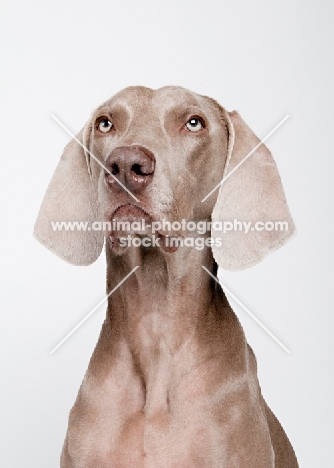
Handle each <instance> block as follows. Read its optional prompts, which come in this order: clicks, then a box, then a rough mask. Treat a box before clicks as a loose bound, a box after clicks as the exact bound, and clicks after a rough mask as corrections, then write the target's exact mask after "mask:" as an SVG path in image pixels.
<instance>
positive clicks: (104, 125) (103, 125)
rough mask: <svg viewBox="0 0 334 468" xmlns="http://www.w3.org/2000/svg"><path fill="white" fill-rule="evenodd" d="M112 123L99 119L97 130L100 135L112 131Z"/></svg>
mask: <svg viewBox="0 0 334 468" xmlns="http://www.w3.org/2000/svg"><path fill="white" fill-rule="evenodd" d="M112 126H113V125H112V122H110V120H109V119H107V118H105V119H101V120H100V121H99V124H98V129H99V130H100V132H102V133H108V132H109V131H110V130H111V129H112Z"/></svg>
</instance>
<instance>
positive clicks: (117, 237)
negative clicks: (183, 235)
mask: <svg viewBox="0 0 334 468" xmlns="http://www.w3.org/2000/svg"><path fill="white" fill-rule="evenodd" d="M109 219H110V222H111V230H109V231H108V233H107V236H108V239H109V243H110V247H111V249H112V250H113V251H114V252H115V253H121V252H124V251H125V250H126V248H124V243H125V240H124V239H126V240H127V246H128V244H129V242H130V241H131V238H132V239H133V238H134V237H136V238H137V239H138V238H139V239H141V240H143V239H144V238H145V239H146V242H143V243H142V245H144V246H145V247H146V246H148V244H147V239H150V240H151V241H153V242H152V243H151V244H152V246H155V247H160V248H161V249H162V250H163V251H164V252H169V253H173V252H176V250H177V249H178V247H179V238H180V236H175V234H174V233H170V232H168V231H166V230H163V229H153V223H154V222H156V221H157V220H156V219H155V217H154V216H152V215H151V214H149V213H148V212H147V211H146V210H145V209H144V208H142V207H140V206H138V205H135V204H130V203H128V204H123V205H119V206H118V207H117V208H116V209H115V210H114V211H113V212H112V214H111V216H110V217H109ZM137 246H139V244H138V243H137Z"/></svg>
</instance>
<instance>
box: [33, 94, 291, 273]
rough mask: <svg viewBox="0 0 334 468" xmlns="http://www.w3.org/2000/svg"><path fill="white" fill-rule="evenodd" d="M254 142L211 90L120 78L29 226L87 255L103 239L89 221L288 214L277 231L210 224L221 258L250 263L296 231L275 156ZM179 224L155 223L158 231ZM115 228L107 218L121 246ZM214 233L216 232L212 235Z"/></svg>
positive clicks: (68, 153) (250, 218)
mask: <svg viewBox="0 0 334 468" xmlns="http://www.w3.org/2000/svg"><path fill="white" fill-rule="evenodd" d="M259 143H260V141H259V139H258V138H257V137H256V136H255V134H254V133H253V132H252V131H251V130H250V129H249V127H248V126H247V125H246V124H245V122H243V120H242V119H241V117H240V116H239V114H238V113H236V112H231V113H229V112H227V111H226V110H225V109H224V108H222V107H221V106H220V105H219V104H217V103H216V102H215V101H214V100H212V99H211V98H208V97H205V96H200V95H198V94H195V93H193V92H191V91H188V90H185V89H183V88H180V87H171V86H170V87H165V88H161V89H158V90H152V89H148V88H144V87H131V88H126V89H125V90H123V91H121V92H120V93H118V94H116V95H115V96H114V97H112V98H111V99H110V100H108V101H107V102H105V103H104V104H102V105H101V106H100V107H98V109H96V110H95V111H94V112H93V114H92V116H91V118H90V120H89V121H88V122H87V124H86V125H85V127H84V128H83V129H82V130H81V132H80V133H79V134H78V135H77V136H76V138H75V139H73V140H72V141H71V142H70V143H69V144H68V146H67V147H66V148H65V151H64V154H63V156H62V158H61V160H60V162H59V164H58V167H57V168H56V171H55V174H54V176H53V178H52V180H51V182H50V185H49V187H48V189H47V192H46V195H45V198H44V200H43V203H42V206H41V209H40V212H39V215H38V218H37V221H36V225H35V236H36V238H37V239H38V240H39V241H40V242H42V243H43V244H44V245H45V246H46V247H48V248H49V249H50V250H52V251H53V252H55V253H56V254H57V255H59V256H60V257H61V258H63V259H65V260H66V261H68V262H70V263H72V264H76V265H88V264H90V263H92V262H94V261H95V260H96V259H97V257H98V256H99V254H100V252H101V250H102V246H103V242H104V234H105V233H104V232H103V230H102V229H100V228H99V229H97V230H94V228H93V226H94V222H95V223H96V222H99V223H101V222H104V221H108V222H110V223H112V222H113V221H122V222H123V221H131V222H133V221H139V220H142V219H144V220H145V228H141V229H138V232H137V234H138V235H144V234H145V235H151V234H152V231H151V229H150V226H151V225H152V223H157V224H159V222H160V223H162V221H163V220H165V221H167V222H169V223H173V222H175V221H179V222H181V220H184V221H186V222H188V221H193V222H198V221H203V220H205V221H210V220H211V221H212V222H213V226H214V224H215V223H218V222H221V221H223V222H227V221H228V222H231V221H233V220H235V219H237V220H239V221H241V222H245V221H247V222H251V223H256V222H258V221H261V222H262V223H265V222H268V221H270V222H274V221H279V222H284V223H287V226H288V229H286V230H284V231H282V230H261V231H260V230H250V231H249V232H248V233H247V234H245V233H244V232H241V231H229V232H228V233H224V234H223V235H222V232H219V231H218V230H215V229H213V230H212V239H213V246H212V250H213V255H214V257H215V259H216V261H217V263H218V264H219V265H220V266H221V267H223V268H226V269H230V270H238V269H242V268H247V267H249V266H252V265H254V264H256V263H257V262H259V261H260V260H261V259H262V258H264V257H265V256H266V255H267V254H269V253H270V252H272V251H274V250H276V249H277V248H278V247H280V246H281V245H283V244H284V243H285V242H286V241H287V240H288V239H289V238H290V237H291V235H292V234H293V232H294V225H293V221H292V219H291V216H290V213H289V209H288V207H287V203H286V200H285V196H284V192H283V188H282V184H281V181H280V177H279V174H278V171H277V168H276V165H275V162H274V160H273V158H272V156H271V154H270V152H269V150H268V149H267V148H266V147H265V146H264V145H263V144H259ZM256 146H258V147H257V148H256V150H255V151H253V150H254V148H255V147H256ZM252 151H253V152H252ZM250 152H252V154H251V156H249V157H248V158H247V159H245V157H246V156H247V155H248V154H249V153H250ZM225 178H226V180H224V182H223V183H222V184H221V185H220V187H219V190H218V189H217V190H216V191H215V192H214V193H212V194H211V195H210V196H207V195H208V193H209V192H210V191H211V190H212V189H213V188H214V187H216V186H217V185H218V184H219V183H220V182H221V181H222V180H223V179H225ZM51 222H53V223H55V222H72V223H73V222H74V223H75V222H84V223H87V226H88V229H86V230H78V229H75V230H73V231H71V229H67V230H65V229H62V230H55V229H54V226H52V223H51ZM98 226H100V225H98ZM147 226H148V227H147ZM185 234H186V233H185V232H178V233H175V232H172V231H170V230H166V229H164V228H163V227H162V228H161V229H160V231H159V235H160V236H161V237H166V236H174V235H176V236H182V235H185ZM119 235H120V232H117V230H116V231H115V229H114V228H110V229H109V231H108V232H107V236H108V237H111V238H112V248H113V249H114V250H115V253H117V254H122V249H118V248H117V239H118V237H119ZM218 237H221V242H215V240H217V239H218ZM164 250H167V249H164ZM170 254H171V255H172V253H170Z"/></svg>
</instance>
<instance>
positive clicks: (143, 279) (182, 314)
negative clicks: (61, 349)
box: [107, 246, 217, 373]
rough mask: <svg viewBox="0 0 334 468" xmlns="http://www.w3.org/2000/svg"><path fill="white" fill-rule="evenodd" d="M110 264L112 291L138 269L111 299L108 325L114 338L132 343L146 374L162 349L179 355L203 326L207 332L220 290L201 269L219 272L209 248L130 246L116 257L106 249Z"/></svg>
mask: <svg viewBox="0 0 334 468" xmlns="http://www.w3.org/2000/svg"><path fill="white" fill-rule="evenodd" d="M107 263H108V270H107V271H108V273H107V275H108V276H107V290H108V292H110V291H112V290H113V289H114V288H116V287H117V286H118V285H119V283H120V282H121V281H122V279H124V278H125V276H126V275H127V274H128V273H129V272H131V270H132V269H134V268H135V267H138V268H137V269H136V270H135V271H134V272H133V273H132V274H131V275H130V276H129V277H128V278H127V279H126V281H124V282H123V283H122V284H121V285H120V286H119V287H118V288H117V289H116V290H115V291H114V292H113V294H111V296H110V297H109V304H108V316H107V322H109V325H110V327H111V329H113V337H114V338H113V339H115V338H116V340H117V338H121V339H123V340H125V341H126V342H127V343H128V344H129V347H131V349H132V352H133V355H134V356H136V358H138V360H139V361H140V367H141V368H142V369H146V370H144V371H143V372H144V373H145V372H146V371H147V369H148V368H149V367H150V366H152V365H154V359H155V357H156V356H158V355H159V354H161V353H164V351H162V350H167V351H166V353H167V354H168V353H169V354H170V355H172V354H173V353H177V351H178V350H179V349H180V348H181V347H182V346H183V345H184V344H185V343H186V342H187V341H189V340H190V339H191V336H192V335H193V334H194V333H195V332H196V330H198V328H199V327H201V328H202V329H205V323H206V322H207V320H208V314H210V310H212V309H214V305H213V298H214V295H215V291H216V289H217V284H216V282H215V281H214V280H213V279H212V278H211V277H210V275H208V273H207V272H206V271H205V270H204V269H203V268H202V266H205V267H206V268H207V269H208V270H209V271H210V272H213V274H215V273H216V271H217V265H216V263H215V261H214V259H213V256H212V253H211V249H209V248H205V249H203V250H196V249H194V248H188V247H184V246H182V247H179V249H178V250H177V251H176V252H173V253H167V252H164V251H163V250H162V249H160V248H152V249H143V248H142V247H129V248H128V250H127V251H126V252H125V253H124V254H123V255H119V256H118V255H115V254H114V253H113V252H112V251H111V249H110V247H109V246H107ZM116 330H118V331H117V332H116Z"/></svg>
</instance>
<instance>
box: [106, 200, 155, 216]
mask: <svg viewBox="0 0 334 468" xmlns="http://www.w3.org/2000/svg"><path fill="white" fill-rule="evenodd" d="M123 208H128V209H129V211H131V210H136V211H139V212H141V213H142V214H143V215H144V216H145V218H147V217H149V218H151V215H150V214H149V213H148V212H147V211H146V210H144V208H142V207H141V206H138V205H135V204H134V203H124V204H122V205H119V206H117V208H115V210H114V211H113V212H112V214H111V216H110V218H111V219H113V218H114V217H115V215H117V212H118V211H120V210H122V209H123Z"/></svg>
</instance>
